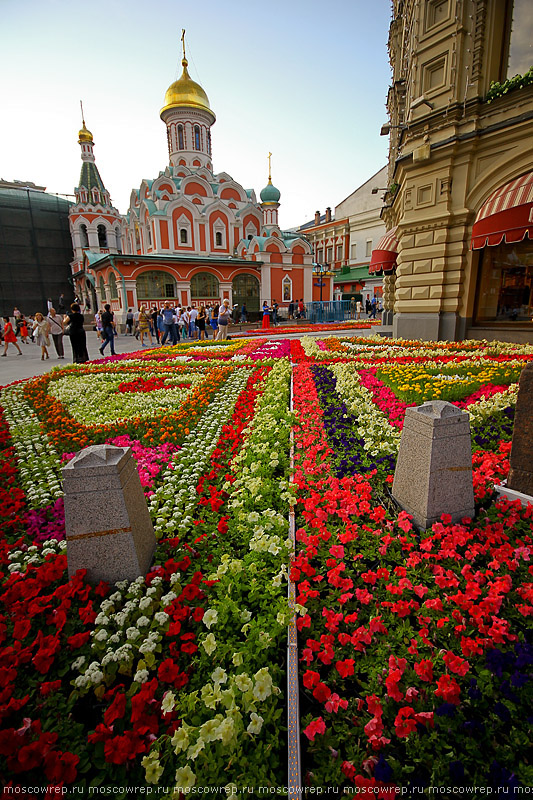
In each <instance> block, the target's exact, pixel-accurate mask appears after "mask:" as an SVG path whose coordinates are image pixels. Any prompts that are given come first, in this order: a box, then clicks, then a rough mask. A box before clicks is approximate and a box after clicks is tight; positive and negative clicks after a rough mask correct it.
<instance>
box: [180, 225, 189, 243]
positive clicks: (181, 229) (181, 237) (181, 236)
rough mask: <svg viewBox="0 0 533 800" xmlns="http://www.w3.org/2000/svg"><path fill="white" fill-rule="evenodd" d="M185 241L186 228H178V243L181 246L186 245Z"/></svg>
mask: <svg viewBox="0 0 533 800" xmlns="http://www.w3.org/2000/svg"><path fill="white" fill-rule="evenodd" d="M187 239H188V237H187V229H186V228H180V243H181V244H187Z"/></svg>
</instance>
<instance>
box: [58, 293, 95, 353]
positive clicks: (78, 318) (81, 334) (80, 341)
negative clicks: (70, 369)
mask: <svg viewBox="0 0 533 800" xmlns="http://www.w3.org/2000/svg"><path fill="white" fill-rule="evenodd" d="M63 331H64V333H65V336H68V337H70V345H71V347H72V362H73V364H85V363H86V362H87V361H88V360H89V353H88V352H87V338H86V336H85V329H84V327H83V314H82V313H81V308H80V304H79V303H72V304H71V306H70V311H69V312H68V314H65V316H64V317H63Z"/></svg>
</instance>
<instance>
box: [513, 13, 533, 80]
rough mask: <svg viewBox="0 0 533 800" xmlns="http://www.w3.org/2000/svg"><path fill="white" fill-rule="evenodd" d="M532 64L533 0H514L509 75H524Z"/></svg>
mask: <svg viewBox="0 0 533 800" xmlns="http://www.w3.org/2000/svg"><path fill="white" fill-rule="evenodd" d="M532 64H533V49H532V46H531V0H514V3H513V17H512V21H511V36H510V40H509V63H508V67H507V77H508V78H513V77H514V76H515V75H524V73H526V72H527V71H528V69H529V68H530V66H531V65H532Z"/></svg>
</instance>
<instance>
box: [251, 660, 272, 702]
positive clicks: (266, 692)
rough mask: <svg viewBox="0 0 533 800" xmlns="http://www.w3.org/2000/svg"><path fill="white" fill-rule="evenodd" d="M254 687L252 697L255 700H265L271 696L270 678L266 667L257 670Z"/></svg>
mask: <svg viewBox="0 0 533 800" xmlns="http://www.w3.org/2000/svg"><path fill="white" fill-rule="evenodd" d="M254 680H255V685H254V691H253V695H254V697H255V699H256V700H266V698H267V697H270V695H271V694H272V678H271V677H270V675H269V672H268V667H263V669H260V670H258V672H256V673H255V675H254Z"/></svg>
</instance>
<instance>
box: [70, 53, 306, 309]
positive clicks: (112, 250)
mask: <svg viewBox="0 0 533 800" xmlns="http://www.w3.org/2000/svg"><path fill="white" fill-rule="evenodd" d="M182 65H183V73H182V75H181V77H180V78H179V79H178V80H177V81H175V82H174V83H173V84H172V85H171V86H170V87H169V88H168V90H167V93H166V95H165V102H164V106H163V108H162V109H161V114H160V115H161V119H162V120H163V122H164V123H165V125H166V128H167V141H168V153H169V165H168V166H167V167H166V169H165V170H164V172H160V173H159V176H158V177H157V178H155V180H143V181H142V183H141V186H140V188H139V189H138V190H133V191H132V193H131V199H130V207H129V210H128V213H127V215H126V217H124V216H122V215H121V214H120V213H119V212H118V211H117V209H116V208H114V207H113V206H112V204H111V198H110V196H109V192H108V191H107V190H106V188H105V186H104V183H103V181H102V179H101V177H100V174H99V172H98V168H97V166H96V164H95V159H94V153H93V145H94V141H93V136H92V133H91V132H90V131H89V130H87V128H86V127H85V120H83V127H82V129H81V130H80V132H79V144H80V146H81V159H82V168H81V175H80V182H79V186H78V187H77V188H76V189H75V193H76V202H75V204H74V205H73V206H72V207H71V210H70V228H71V233H72V241H73V248H74V261H73V262H72V272H73V280H74V285H75V291H76V293H77V295H78V296H79V297H80V298H81V299H82V301H85V302H86V301H87V299H89V301H90V303H91V307H92V308H93V309H94V308H95V304H98V307H102V305H103V304H104V303H106V302H108V303H110V304H111V307H112V310H113V311H114V312H115V315H116V318H117V320H118V321H124V319H125V315H126V311H127V309H128V308H133V309H135V308H138V307H140V306H141V305H143V304H144V305H147V306H153V305H157V306H158V307H159V306H160V305H161V304H162V303H163V302H164V301H166V300H171V301H172V300H175V301H176V303H177V302H180V303H181V304H182V305H197V306H198V305H207V304H213V303H214V302H215V301H221V300H222V299H225V298H228V299H229V301H230V304H231V305H233V304H235V303H237V304H239V306H241V305H242V303H246V306H247V310H248V312H254V311H256V312H258V311H259V309H260V307H261V306H262V303H263V301H265V300H266V301H267V303H269V304H270V303H271V302H272V301H273V300H277V302H278V304H279V305H280V306H281V307H283V306H288V304H289V302H290V301H291V300H293V299H296V300H299V299H300V298H302V299H303V300H304V302H308V301H310V300H312V299H313V290H314V287H313V257H312V251H311V247H310V245H309V243H308V242H307V240H305V239H303V238H301V237H299V236H298V235H296V234H295V233H288V232H284V231H282V230H281V229H280V227H279V225H278V208H279V200H280V192H279V190H278V189H276V187H275V186H274V185H273V184H272V180H271V177H270V175H269V178H268V184H267V186H265V188H264V189H263V190H262V191H261V193H260V202H257V199H256V195H255V192H254V190H253V189H244V188H243V187H242V186H241V185H240V184H239V183H237V182H236V181H235V180H234V179H233V178H232V177H231V175H228V174H227V173H226V172H219V173H217V174H215V173H214V172H213V164H212V157H211V126H212V125H213V124H214V122H215V114H214V113H213V111H212V110H211V107H210V105H209V100H208V98H207V95H206V93H205V92H204V90H203V89H202V87H201V86H200V85H199V84H198V83H196V82H195V81H193V80H192V79H191V77H190V75H189V73H188V71H187V66H188V62H187V59H186V57H185V47H184V49H183V61H182ZM315 291H316V290H315Z"/></svg>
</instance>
